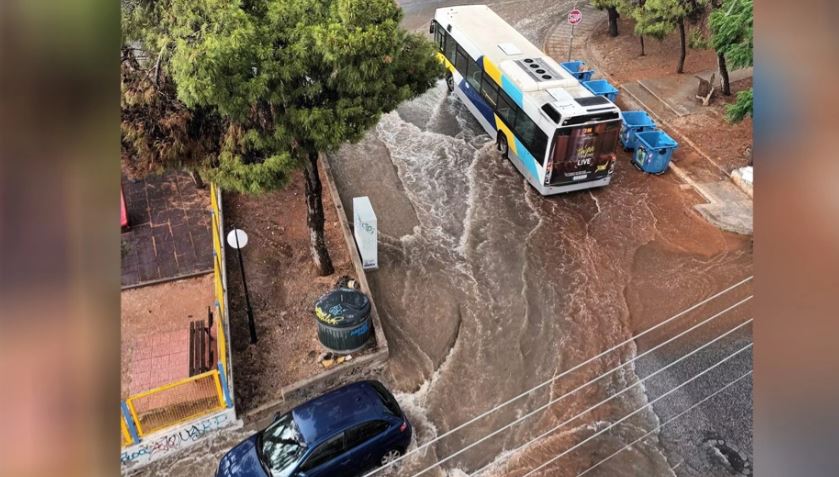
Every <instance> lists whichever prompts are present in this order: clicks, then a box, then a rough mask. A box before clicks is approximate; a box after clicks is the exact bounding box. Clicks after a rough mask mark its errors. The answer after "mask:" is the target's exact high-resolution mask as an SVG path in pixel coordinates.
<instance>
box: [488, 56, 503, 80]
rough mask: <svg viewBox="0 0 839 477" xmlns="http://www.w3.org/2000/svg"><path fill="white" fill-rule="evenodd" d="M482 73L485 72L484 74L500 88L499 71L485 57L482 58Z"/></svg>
mask: <svg viewBox="0 0 839 477" xmlns="http://www.w3.org/2000/svg"><path fill="white" fill-rule="evenodd" d="M484 71H486V74H488V75H489V77H490V78H492V79H494V80H495V84H497V85H499V86H501V70H499V69H498V67H497V66H495V64H493V63H492V61H490V60H489V58H487V57H486V56H484Z"/></svg>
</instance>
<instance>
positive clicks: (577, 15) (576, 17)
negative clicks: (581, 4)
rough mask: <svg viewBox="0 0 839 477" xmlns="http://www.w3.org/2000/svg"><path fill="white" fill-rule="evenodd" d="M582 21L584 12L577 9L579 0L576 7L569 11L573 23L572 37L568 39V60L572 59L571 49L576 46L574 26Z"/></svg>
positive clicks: (570, 20)
mask: <svg viewBox="0 0 839 477" xmlns="http://www.w3.org/2000/svg"><path fill="white" fill-rule="evenodd" d="M581 21H583V13H582V12H581V11H579V10H577V2H574V8H573V9H571V11H570V12H568V23H570V24H571V39H570V40H569V41H568V61H571V50H572V48H573V47H574V28H575V27H576V26H577V23H580V22H581Z"/></svg>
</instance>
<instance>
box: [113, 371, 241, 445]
mask: <svg viewBox="0 0 839 477" xmlns="http://www.w3.org/2000/svg"><path fill="white" fill-rule="evenodd" d="M126 404H128V409H129V411H130V412H131V417H132V419H133V420H134V423H135V424H136V426H137V434H138V435H139V436H140V437H143V436H144V435H146V434H149V433H151V432H154V431H159V430H160V429H165V428H167V427H171V426H175V425H178V424H181V423H183V422H186V421H189V420H191V419H194V418H196V417H199V416H203V415H204V414H208V413H210V412H213V411H218V410H220V409H224V407H225V403H224V394H223V392H222V389H221V380H220V379H219V372H218V370H217V369H214V370H212V371H207V372H206V373H202V374H197V375H195V376H191V377H189V378H186V379H182V380H180V381H177V382H174V383H171V384H167V385H165V386H160V387H159V388H155V389H152V390H150V391H146V392H142V393H140V394H136V395H134V396H131V397H129V398H128V399H126Z"/></svg>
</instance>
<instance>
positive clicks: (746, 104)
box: [725, 88, 753, 123]
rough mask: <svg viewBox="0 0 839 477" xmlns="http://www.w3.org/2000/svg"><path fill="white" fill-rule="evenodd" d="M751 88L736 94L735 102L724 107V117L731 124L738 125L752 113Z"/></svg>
mask: <svg viewBox="0 0 839 477" xmlns="http://www.w3.org/2000/svg"><path fill="white" fill-rule="evenodd" d="M752 92H753V90H752V88H749V89H747V90H745V91H740V92H739V93H737V100H736V101H734V102H733V103H731V104H729V105H728V106H726V107H725V115H726V117H727V118H728V120H729V121H730V122H732V123H739V122H740V121H742V120H743V118H745V117H746V116H747V115H748V116H749V117H752V116H753V113H752V96H753V94H752Z"/></svg>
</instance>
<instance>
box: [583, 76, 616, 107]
mask: <svg viewBox="0 0 839 477" xmlns="http://www.w3.org/2000/svg"><path fill="white" fill-rule="evenodd" d="M583 86H584V87H585V88H586V89H587V90H589V91H591V92H592V93H594V94H597V95H600V96H605V97H606V99H608V100H609V101H612V102H614V101H615V100H616V99H617V98H618V89H617V88H615V87H614V86H612V85H611V84H610V83H609V82H608V81H606V80H604V79H596V80H591V81H583Z"/></svg>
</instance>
